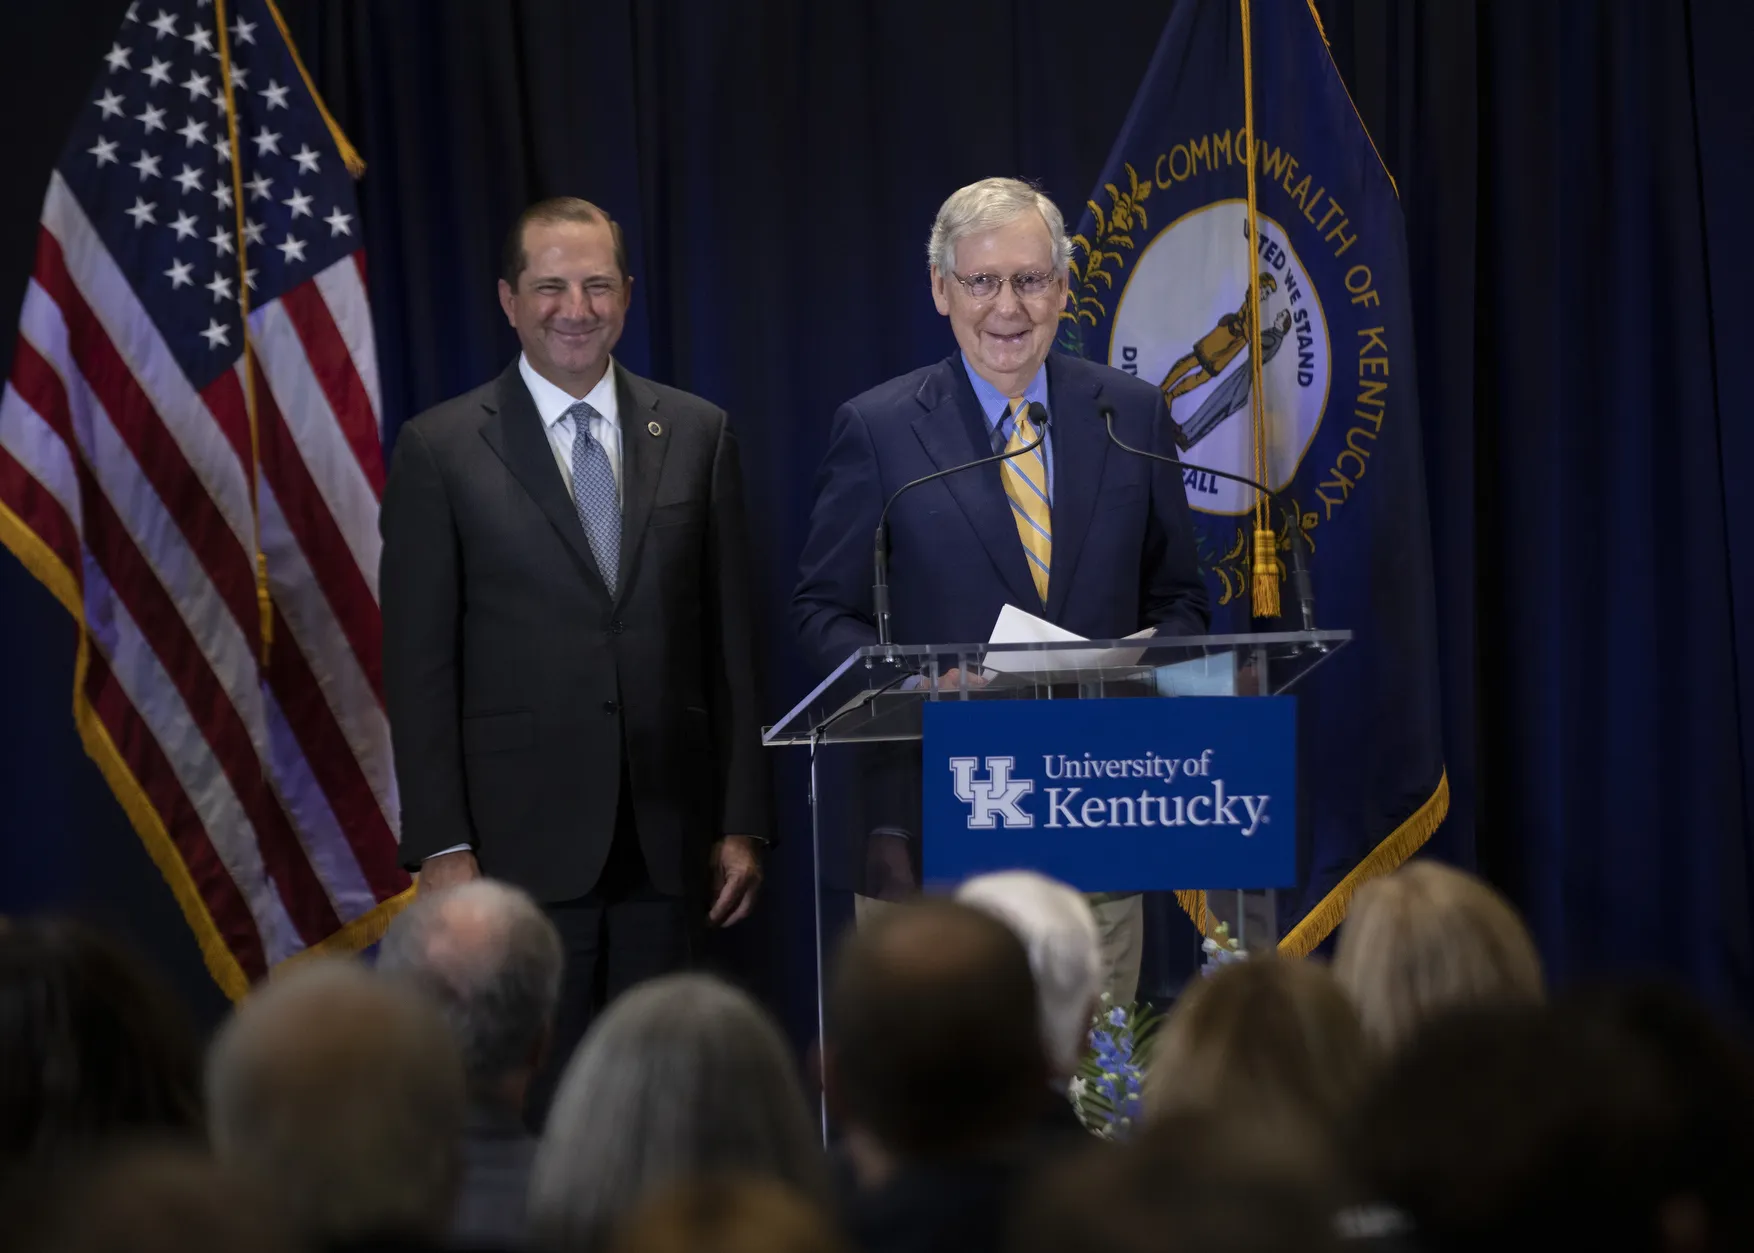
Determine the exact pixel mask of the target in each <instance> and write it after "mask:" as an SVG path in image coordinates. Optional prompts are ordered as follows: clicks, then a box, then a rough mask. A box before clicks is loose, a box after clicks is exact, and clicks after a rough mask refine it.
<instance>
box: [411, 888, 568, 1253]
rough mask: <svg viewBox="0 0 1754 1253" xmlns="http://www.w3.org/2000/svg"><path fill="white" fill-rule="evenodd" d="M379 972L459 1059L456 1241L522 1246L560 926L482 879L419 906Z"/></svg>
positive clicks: (511, 891) (425, 897)
mask: <svg viewBox="0 0 1754 1253" xmlns="http://www.w3.org/2000/svg"><path fill="white" fill-rule="evenodd" d="M378 969H379V971H380V972H382V973H383V974H384V975H386V976H387V977H389V978H391V979H394V980H398V981H401V982H404V983H408V984H411V985H413V986H415V987H417V988H419V989H421V990H422V991H424V992H426V993H427V994H428V995H429V996H431V997H432V998H433V999H434V1000H435V1001H436V1002H437V1004H438V1006H439V1008H440V1009H441V1010H442V1011H443V1012H444V1016H445V1020H446V1022H447V1024H448V1025H449V1026H450V1028H451V1033H452V1035H453V1036H454V1037H455V1039H456V1042H457V1047H458V1049H459V1051H460V1052H461V1053H462V1056H463V1066H464V1071H465V1074H466V1076H467V1079H468V1085H469V1114H468V1121H467V1124H466V1126H465V1131H464V1141H463V1183H462V1187H461V1189H460V1191H459V1195H458V1202H457V1209H456V1212H455V1215H454V1216H453V1219H452V1224H451V1236H452V1239H453V1240H456V1241H459V1242H462V1243H468V1244H484V1245H485V1244H491V1245H510V1244H514V1243H517V1242H518V1241H520V1240H522V1238H523V1235H524V1198H525V1194H526V1193H527V1192H528V1190H529V1181H530V1163H531V1160H532V1158H533V1157H534V1155H535V1151H536V1142H535V1140H534V1139H533V1138H532V1137H531V1136H530V1134H529V1133H528V1131H526V1130H525V1127H524V1121H523V1110H524V1104H525V1098H526V1096H527V1094H528V1091H529V1087H530V1081H531V1078H532V1077H533V1076H534V1074H535V1073H536V1070H537V1067H538V1066H540V1065H541V1063H542V1061H543V1058H544V1055H545V1053H546V1051H547V1048H548V1045H549V1037H550V1035H551V1033H552V1030H553V1025H554V1010H555V1003H556V1000H557V999H558V997H559V995H560V976H561V947H560V936H559V934H558V932H556V930H555V928H554V924H553V923H552V922H550V921H549V920H548V916H547V914H545V913H544V912H543V910H542V908H541V906H539V905H537V904H536V902H535V901H534V900H532V899H531V898H530V897H529V896H528V895H526V894H525V893H524V892H522V891H520V890H519V889H517V888H514V887H512V886H510V885H509V884H504V883H498V882H495V881H493V880H491V879H476V880H473V881H471V882H469V883H465V884H462V885H460V886H458V887H454V888H450V889H448V890H445V891H442V892H437V893H423V894H422V895H420V896H419V897H417V898H416V899H415V902H414V903H413V904H412V905H410V906H409V907H408V909H407V910H405V911H404V912H403V913H402V915H401V916H400V917H399V918H397V919H396V921H395V922H394V923H393V924H392V925H391V927H390V930H389V932H388V934H386V935H385V936H384V941H383V945H382V947H381V948H380V949H379V953H378Z"/></svg>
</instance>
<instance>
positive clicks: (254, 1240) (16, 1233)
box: [5, 1139, 302, 1253]
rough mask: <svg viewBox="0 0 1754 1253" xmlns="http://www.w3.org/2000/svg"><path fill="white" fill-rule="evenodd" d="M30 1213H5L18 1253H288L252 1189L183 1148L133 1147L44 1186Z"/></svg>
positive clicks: (278, 1227) (283, 1234)
mask: <svg viewBox="0 0 1754 1253" xmlns="http://www.w3.org/2000/svg"><path fill="white" fill-rule="evenodd" d="M35 1201H36V1204H35V1205H34V1206H28V1207H27V1208H28V1209H30V1210H33V1211H34V1212H30V1213H26V1214H21V1213H20V1211H19V1208H18V1206H17V1205H16V1204H15V1203H14V1202H13V1199H12V1198H8V1202H7V1207H6V1219H5V1222H6V1226H7V1229H8V1235H9V1237H10V1238H9V1239H8V1241H7V1246H6V1247H8V1248H10V1249H15V1250H17V1251H18V1253H238V1251H239V1250H246V1249H247V1250H249V1253H296V1251H297V1250H299V1249H300V1248H301V1247H302V1246H300V1245H299V1244H298V1243H297V1242H296V1241H295V1240H294V1238H293V1236H292V1235H291V1233H290V1232H289V1231H288V1228H287V1224H286V1223H285V1221H284V1220H283V1216H282V1215H281V1213H280V1212H279V1211H278V1210H277V1209H275V1208H274V1207H273V1206H272V1205H271V1204H270V1203H269V1201H268V1198H267V1197H266V1196H265V1195H264V1193H263V1192H262V1190H261V1189H260V1188H259V1187H258V1185H257V1183H256V1181H255V1180H254V1179H252V1178H249V1177H248V1176H245V1175H240V1174H238V1173H236V1172H234V1171H232V1170H229V1169H227V1168H226V1167H224V1166H221V1165H219V1164H218V1163H217V1162H215V1161H214V1160H213V1158H212V1157H210V1156H208V1155H207V1154H206V1153H203V1152H200V1151H198V1150H197V1149H195V1148H193V1147H191V1146H190V1145H189V1144H188V1143H187V1142H186V1141H185V1142H170V1143H164V1142H154V1141H152V1140H150V1139H142V1140H139V1141H133V1142H130V1143H128V1144H126V1145H124V1146H120V1147H117V1148H115V1149H112V1150H110V1151H107V1152H105V1153H102V1154H100V1155H99V1156H98V1157H97V1158H95V1159H93V1160H92V1161H90V1162H89V1163H87V1164H85V1165H82V1166H81V1167H79V1168H78V1169H76V1170H66V1171H63V1172H62V1174H61V1176H60V1177H59V1178H56V1179H53V1180H52V1181H50V1182H47V1183H46V1184H45V1185H44V1187H43V1189H42V1192H41V1195H40V1196H39V1197H38V1198H35Z"/></svg>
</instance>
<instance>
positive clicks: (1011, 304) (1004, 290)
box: [993, 279, 1023, 313]
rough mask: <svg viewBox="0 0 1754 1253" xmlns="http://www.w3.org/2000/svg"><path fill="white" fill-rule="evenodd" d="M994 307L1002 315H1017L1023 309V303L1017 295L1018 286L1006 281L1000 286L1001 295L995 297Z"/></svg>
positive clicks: (1008, 280)
mask: <svg viewBox="0 0 1754 1253" xmlns="http://www.w3.org/2000/svg"><path fill="white" fill-rule="evenodd" d="M993 307H994V308H995V309H997V310H998V311H999V312H1000V313H1016V312H1017V311H1018V310H1019V309H1021V308H1023V301H1022V300H1021V299H1019V297H1018V295H1017V286H1016V284H1015V283H1013V282H1012V281H1011V280H1010V279H1006V280H1005V281H1004V283H1002V284H1000V286H999V294H998V295H997V296H995V297H993Z"/></svg>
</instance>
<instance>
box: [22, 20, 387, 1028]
mask: <svg viewBox="0 0 1754 1253" xmlns="http://www.w3.org/2000/svg"><path fill="white" fill-rule="evenodd" d="M344 157H345V158H346V159H351V160H357V158H354V157H353V156H352V150H351V149H350V148H348V147H347V146H346V141H345V139H343V138H342V137H341V135H340V132H339V131H338V130H337V129H335V127H334V125H333V122H332V121H331V120H330V118H329V116H328V114H327V113H326V111H325V110H324V108H323V105H322V103H321V101H320V100H319V99H318V98H317V96H316V94H315V92H314V91H313V89H312V88H311V86H310V83H309V80H308V78H307V77H306V75H305V72H304V69H303V67H302V66H301V65H300V64H299V62H298V58H297V54H296V53H295V52H294V50H293V49H292V47H291V44H290V42H289V40H288V39H287V36H286V32H285V28H284V26H283V25H282V23H281V21H280V18H279V15H278V14H277V13H276V12H275V11H274V9H273V7H272V5H271V4H269V3H267V0H230V2H229V3H228V2H226V0H218V2H216V0H169V2H167V3H163V4H159V3H153V2H152V0H141V2H140V3H136V4H134V5H132V6H131V7H130V8H129V10H128V14H127V17H126V18H125V19H124V20H123V23H122V27H121V30H120V31H119V32H118V34H117V36H116V39H115V42H114V44H113V46H112V47H111V48H110V51H109V53H108V55H107V56H105V58H104V62H103V65H102V67H101V68H100V70H99V72H98V75H97V81H96V83H95V84H94V86H93V88H92V91H91V93H90V97H89V101H88V103H87V104H86V105H85V106H84V107H83V108H82V109H81V111H80V114H79V118H78V121H77V123H76V124H75V126H74V129H73V134H72V137H71V138H70V139H69V141H68V143H67V147H66V149H65V150H64V151H63V153H62V154H61V159H60V162H59V163H58V165H57V166H56V168H55V171H54V174H53V175H52V176H51V178H50V180H49V190H48V194H47V196H46V197H45V198H44V201H43V212H42V220H41V224H40V229H39V233H38V242H37V257H36V268H35V271H34V273H33V275H32V278H31V283H30V286H29V288H28V290H27V292H26V295H25V300H24V311H23V313H22V315H21V316H20V319H19V334H18V343H17V348H16V350H15V354H14V358H13V365H12V374H11V377H10V379H9V381H8V382H7V385H6V389H5V393H4V397H3V399H0V539H3V540H4V541H5V543H6V544H7V546H8V547H9V548H11V549H12V551H13V552H14V553H16V554H17V555H18V557H19V558H20V559H21V560H22V561H23V562H24V563H25V565H26V566H27V567H29V568H30V570H31V571H32V572H33V573H34V574H36V576H37V577H38V578H40V579H41V580H42V581H43V582H44V583H45V584H47V585H48V587H49V588H50V589H51V590H52V591H53V592H54V593H55V595H56V596H57V597H58V598H59V599H60V600H61V602H62V604H63V605H65V606H66V608H67V610H68V612H69V613H71V614H72V615H73V617H74V619H75V620H76V622H77V624H78V627H79V642H78V649H79V651H78V659H77V665H76V672H75V680H74V688H75V690H74V694H73V706H74V716H75V719H76V721H77V723H78V726H79V730H80V734H81V737H82V739H83V741H84V744H85V747H86V750H87V751H88V752H89V753H90V754H91V756H92V758H93V759H94V760H95V761H96V762H97V764H98V765H99V767H100V769H101V770H102V772H103V774H104V776H105V778H106V780H107V781H108V782H109V784H110V786H111V788H112V789H113V790H114V791H115V793H116V796H117V798H118V799H119V800H120V801H121V803H122V805H123V807H124V809H125V810H126V811H127V813H128V816H129V818H130V820H131V821H132V823H133V825H134V827H135V829H136V830H137V831H138V832H139V833H140V836H141V838H142V839H143V840H144V841H145V843H146V845H147V848H148V850H149V851H150V852H151V854H152V856H153V859H154V860H155V861H156V863H157V864H158V866H159V868H160V869H161V870H162V871H163V872H164V875H165V878H166V880H167V881H168V882H169V883H170V886H171V888H172V890H173V892H174V893H175V895H176V897H177V899H178V902H179V903H180V905H181V906H182V908H183V911H184V914H185V915H186V916H187V918H188V920H189V922H190V925H191V926H192V927H193V928H194V930H195V933H196V936H197V938H198V940H199V941H200V944H201V948H202V952H203V954H204V955H205V957H206V959H207V964H208V967H209V969H210V970H211V971H212V972H213V974H214V977H215V978H216V979H217V980H218V981H219V983H220V985H221V986H222V987H223V988H224V989H225V990H226V991H227V992H229V993H231V994H232V995H233V996H238V995H241V994H242V993H243V992H244V991H245V990H246V989H247V988H248V986H249V984H250V983H251V982H252V981H254V980H255V979H257V978H259V977H261V976H262V975H263V974H265V973H266V972H267V970H268V969H269V968H270V967H271V966H273V965H274V964H275V963H277V962H280V961H284V960H285V959H286V958H288V957H291V956H293V955H295V954H298V953H300V952H304V951H308V950H311V949H316V948H323V949H337V948H353V947H358V946H361V945H363V944H367V943H370V942H371V941H373V940H375V939H376V938H377V936H378V935H379V934H380V933H381V932H382V929H383V927H384V926H385V925H386V924H387V922H388V920H389V918H390V917H391V916H392V915H393V914H394V912H395V911H396V909H397V908H398V907H399V905H400V904H401V903H402V902H403V901H404V900H405V899H406V897H407V893H408V890H409V880H408V877H407V875H406V874H405V873H404V872H403V871H402V869H401V868H400V867H399V865H398V863H397V853H396V831H397V809H398V806H397V797H396V784H395V780H394V777H393V774H392V769H391V759H390V732H389V724H388V722H387V720H386V718H385V714H384V702H383V675H382V667H381V664H380V633H379V615H378V600H377V567H378V548H379V541H378V533H377V516H378V498H379V495H380V493H381V492H382V489H383V483H384V465H383V454H382V450H381V444H380V434H381V426H380V424H381V421H382V405H381V403H380V401H379V392H378V372H377V361H376V356H375V350H374V348H373V342H372V325H371V317H370V309H369V307H368V305H367V301H366V289H365V281H364V254H363V253H362V252H361V250H360V229H359V215H358V214H359V211H358V207H357V205H356V202H355V200H354V193H353V184H352V180H351V176H350V174H349V171H348V169H347V165H346V160H344ZM246 307H247V309H248V317H247V321H248V327H249V330H248V333H247V335H246V332H245V329H244V327H245V321H246V318H245V309H246ZM246 343H247V345H248V350H249V352H248V355H249V358H250V359H246ZM264 635H266V638H264Z"/></svg>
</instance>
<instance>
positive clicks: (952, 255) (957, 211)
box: [926, 178, 1072, 275]
mask: <svg viewBox="0 0 1754 1253" xmlns="http://www.w3.org/2000/svg"><path fill="white" fill-rule="evenodd" d="M1030 212H1035V213H1039V214H1041V220H1042V221H1043V222H1045V223H1046V224H1047V228H1048V235H1049V237H1050V238H1051V239H1052V240H1053V245H1054V272H1055V273H1056V274H1060V275H1064V274H1065V273H1066V269H1067V266H1068V265H1069V264H1070V262H1071V260H1072V241H1071V240H1070V239H1068V238H1067V237H1066V219H1065V218H1064V217H1062V216H1061V215H1060V211H1059V209H1058V208H1057V207H1055V205H1054V202H1053V201H1051V200H1049V199H1048V198H1047V197H1046V196H1044V195H1042V194H1041V193H1040V192H1039V191H1037V190H1036V189H1035V188H1034V187H1032V186H1030V184H1028V183H1026V182H1024V181H1023V180H1022V179H1016V178H983V179H982V180H981V181H980V182H978V183H970V184H969V185H968V186H967V187H964V188H961V189H960V190H958V191H955V192H952V193H951V195H950V199H948V200H946V201H945V202H944V203H943V204H942V205H940V206H939V207H938V216H937V217H936V218H934V219H933V220H932V234H931V237H930V238H929V239H928V240H927V241H926V260H927V261H928V262H929V263H930V264H932V265H933V266H935V267H937V269H938V272H939V273H940V274H949V273H951V272H952V271H953V270H955V268H956V245H957V244H958V243H959V242H960V241H961V240H963V239H964V238H966V237H967V236H969V235H977V234H980V233H981V232H982V231H991V230H997V229H998V228H999V227H1001V226H1004V225H1005V224H1006V223H1008V222H1014V221H1016V220H1017V219H1018V218H1020V217H1022V216H1023V215H1024V214H1026V213H1030Z"/></svg>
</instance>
